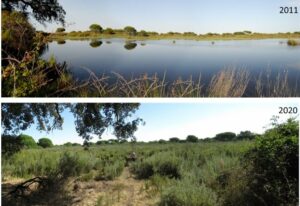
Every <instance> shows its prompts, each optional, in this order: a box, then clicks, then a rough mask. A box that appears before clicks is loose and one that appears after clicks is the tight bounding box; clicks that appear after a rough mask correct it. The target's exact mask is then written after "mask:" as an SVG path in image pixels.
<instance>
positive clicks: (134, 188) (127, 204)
mask: <svg viewBox="0 0 300 206" xmlns="http://www.w3.org/2000/svg"><path fill="white" fill-rule="evenodd" d="M23 181H25V180H24V179H10V180H8V181H3V182H2V197H3V196H4V195H6V194H7V193H8V192H9V191H11V190H12V189H14V187H15V186H16V185H17V184H19V183H21V182H23ZM66 191H67V192H66V193H65V194H60V195H56V196H57V197H56V196H55V195H53V194H49V193H48V195H46V196H47V197H46V196H43V197H42V196H39V197H38V199H41V201H38V202H39V203H35V202H36V201H35V202H32V201H30V205H35V206H37V205H43V206H47V205H56V206H60V205H70V206H154V205H157V202H158V201H159V198H158V197H157V196H153V195H150V193H149V192H148V191H147V190H146V189H145V181H143V180H136V179H134V177H133V175H132V174H131V173H130V172H129V169H128V168H127V167H125V168H124V170H123V172H122V174H121V176H120V177H118V178H116V179H115V180H113V181H95V180H90V181H88V182H82V181H78V180H75V181H74V180H73V181H70V182H69V183H68V185H67V187H66ZM64 196H65V197H67V198H65V199H64V200H65V201H64V203H63V201H62V198H63V197H64ZM35 199H37V198H36V197H35ZM46 199H47V200H46ZM49 200H50V201H49ZM16 205H20V204H16Z"/></svg>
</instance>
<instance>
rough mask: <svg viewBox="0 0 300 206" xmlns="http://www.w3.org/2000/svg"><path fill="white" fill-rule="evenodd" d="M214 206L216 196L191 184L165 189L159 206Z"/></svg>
mask: <svg viewBox="0 0 300 206" xmlns="http://www.w3.org/2000/svg"><path fill="white" fill-rule="evenodd" d="M204 205H205V206H216V205H218V202H217V196H216V194H215V193H214V192H213V191H212V190H211V189H209V188H207V187H206V186H205V185H199V186H198V185H195V184H193V183H191V182H183V183H178V184H177V185H175V186H171V187H170V188H167V189H166V190H165V191H164V192H163V194H162V196H161V201H160V203H159V206H204Z"/></svg>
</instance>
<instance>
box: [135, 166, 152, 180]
mask: <svg viewBox="0 0 300 206" xmlns="http://www.w3.org/2000/svg"><path fill="white" fill-rule="evenodd" d="M132 172H133V173H134V174H135V175H136V178H138V179H148V178H149V177H151V176H152V175H153V174H154V168H153V165H152V164H150V163H148V162H142V163H139V164H133V166H132Z"/></svg>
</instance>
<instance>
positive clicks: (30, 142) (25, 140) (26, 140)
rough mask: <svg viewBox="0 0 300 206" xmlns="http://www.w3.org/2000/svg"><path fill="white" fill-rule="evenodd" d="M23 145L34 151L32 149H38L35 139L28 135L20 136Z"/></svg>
mask: <svg viewBox="0 0 300 206" xmlns="http://www.w3.org/2000/svg"><path fill="white" fill-rule="evenodd" d="M18 138H20V141H21V144H22V145H23V146H24V148H26V149H32V148H37V147H38V145H37V143H36V142H35V141H34V139H33V137H31V136H29V135H26V134H20V135H19V137H18Z"/></svg>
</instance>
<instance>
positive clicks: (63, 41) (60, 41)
mask: <svg viewBox="0 0 300 206" xmlns="http://www.w3.org/2000/svg"><path fill="white" fill-rule="evenodd" d="M65 43H66V41H65V40H57V44H65Z"/></svg>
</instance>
